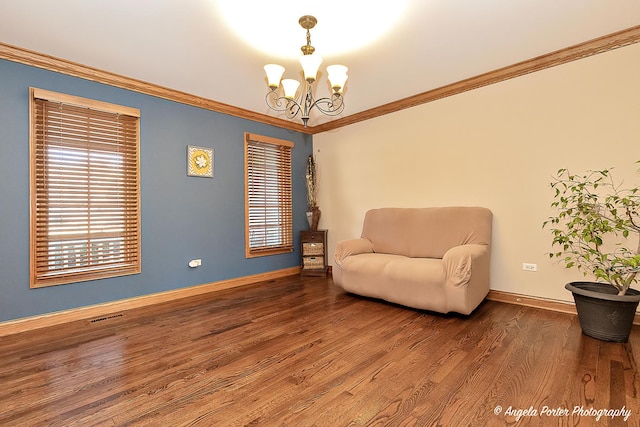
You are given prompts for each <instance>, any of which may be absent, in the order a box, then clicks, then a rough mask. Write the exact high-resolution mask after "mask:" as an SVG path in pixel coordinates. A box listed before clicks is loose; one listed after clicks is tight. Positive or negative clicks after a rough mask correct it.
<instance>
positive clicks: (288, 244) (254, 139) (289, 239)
mask: <svg viewBox="0 0 640 427" xmlns="http://www.w3.org/2000/svg"><path fill="white" fill-rule="evenodd" d="M244 140H245V142H244V166H245V168H244V169H245V180H244V182H245V196H244V200H245V257H246V258H255V257H260V256H267V255H275V254H283V253H291V252H293V250H294V244H293V194H292V187H293V185H292V182H291V173H292V171H291V161H292V157H293V156H292V150H293V147H294V143H293V142H291V141H286V140H283V139H277V138H271V137H268V136H262V135H256V134H252V133H249V132H245V134H244ZM251 143H259V144H270V145H276V146H278V147H286V148H288V149H289V170H288V173H289V180H288V184H289V185H288V203H289V209H288V211H289V212H290V215H289V216H288V218H287V220H288V223H286V224H285V227H286V230H285V231H284V233H287V235H284V234H283V236H284V237H285V241H284V243H283V245H281V246H278V247H272V248H269V247H261V248H257V249H252V248H251V242H250V236H251V234H250V231H251V230H250V225H249V219H250V218H249V207H250V206H249V201H250V200H249V166H250V165H249V161H248V160H249V146H250V144H251Z"/></svg>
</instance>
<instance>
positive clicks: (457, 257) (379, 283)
mask: <svg viewBox="0 0 640 427" xmlns="http://www.w3.org/2000/svg"><path fill="white" fill-rule="evenodd" d="M491 222H492V213H491V211H490V210H489V209H486V208H480V207H437V208H382V209H373V210H370V211H368V212H367V213H366V216H365V219H364V225H363V229H362V237H361V238H359V239H351V240H343V241H341V242H339V243H338V245H337V247H336V251H335V256H334V265H333V268H332V271H333V281H334V283H335V284H336V285H338V286H340V287H342V288H343V289H344V290H346V291H347V292H351V293H354V294H358V295H363V296H368V297H373V298H379V299H383V300H386V301H389V302H393V303H397V304H401V305H405V306H409V307H414V308H418V309H425V310H432V311H437V312H441V313H448V312H451V311H455V312H458V313H462V314H469V313H471V312H472V311H473V310H474V309H475V308H476V307H477V306H478V305H479V304H480V303H481V302H482V300H483V299H484V298H485V297H486V296H487V293H488V292H489V262H490V254H491Z"/></svg>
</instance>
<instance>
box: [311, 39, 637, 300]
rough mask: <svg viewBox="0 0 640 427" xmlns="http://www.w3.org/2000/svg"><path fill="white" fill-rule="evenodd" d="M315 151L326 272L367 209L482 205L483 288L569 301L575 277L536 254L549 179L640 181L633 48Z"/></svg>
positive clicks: (394, 118)
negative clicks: (590, 175) (565, 172)
mask: <svg viewBox="0 0 640 427" xmlns="http://www.w3.org/2000/svg"><path fill="white" fill-rule="evenodd" d="M372 90H375V88H372ZM346 101H347V102H349V99H348V98H347V99H346ZM314 152H315V155H316V157H317V163H318V174H319V205H320V208H321V210H322V217H321V221H320V228H326V229H328V230H329V257H330V264H331V263H332V260H333V254H334V249H335V245H336V243H337V242H338V241H339V240H342V239H347V238H352V237H358V236H359V235H360V232H361V227H362V219H363V217H364V213H365V212H366V211H367V210H368V209H370V208H375V207H382V206H399V207H404V206H410V207H426V206H446V205H460V206H462V205H476V206H485V207H488V208H490V209H491V210H492V211H493V213H494V222H493V255H492V265H491V274H492V279H491V288H492V289H495V290H501V291H507V292H514V293H519V294H524V295H530V296H539V297H545V298H553V299H559V300H566V301H570V300H571V295H570V294H569V293H568V292H567V291H565V290H564V287H563V285H564V283H565V282H567V281H570V280H580V279H582V278H583V276H582V275H581V274H580V273H575V272H571V271H567V270H565V269H564V268H563V267H561V266H560V265H558V264H555V263H554V261H551V260H549V258H548V256H547V255H546V253H547V252H548V251H549V243H550V241H551V238H550V233H549V232H548V231H546V230H542V228H541V225H542V222H543V221H544V220H545V219H546V218H547V216H548V215H550V214H551V212H552V211H551V210H550V208H549V204H550V202H551V194H552V193H551V190H550V189H549V187H548V183H549V182H550V177H551V175H552V174H553V173H554V172H555V171H556V170H557V169H559V168H561V167H568V168H570V169H572V170H574V171H575V172H578V171H581V170H584V169H589V168H591V169H595V168H603V167H609V166H614V167H615V171H616V173H617V174H618V176H621V177H624V179H625V180H626V181H627V182H629V183H633V184H634V185H637V184H638V183H640V173H639V172H637V169H638V165H636V164H635V161H636V160H640V44H636V45H633V46H628V47H624V48H620V49H617V50H614V51H611V52H607V53H603V54H600V55H596V56H593V57H590V58H586V59H582V60H579V61H574V62H572V63H570V64H565V65H562V66H558V67H554V68H550V69H547V70H544V71H541V72H537V73H534V74H530V75H527V76H523V77H519V78H516V79H512V80H508V81H505V82H502V83H498V84H495V85H491V86H488V87H485V88H481V89H477V90H474V91H470V92H467V93H463V94H460V95H456V96H452V97H449V98H446V99H443V100H439V101H435V102H432V103H429V104H424V105H421V106H418V107H414V108H411V109H408V110H404V111H400V112H397V113H393V114H389V115H386V116H382V117H378V118H376V119H372V120H368V121H365V122H362V123H357V124H354V125H351V126H348V127H345V128H341V129H339V130H336V131H333V132H326V133H322V134H319V135H315V136H314ZM523 262H529V263H536V264H538V271H537V272H525V271H523V270H522V263H523Z"/></svg>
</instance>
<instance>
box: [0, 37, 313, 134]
mask: <svg viewBox="0 0 640 427" xmlns="http://www.w3.org/2000/svg"><path fill="white" fill-rule="evenodd" d="M0 59H6V60H8V61H12V62H18V63H21V64H25V65H30V66H33V67H37V68H42V69H45V70H49V71H54V72H57V73H62V74H66V75H69V76H74V77H80V78H83V79H85V80H91V81H94V82H98V83H104V84H106V85H110V86H114V87H118V88H121V89H127V90H131V91H134V92H139V93H143V94H145V95H151V96H155V97H158V98H163V99H167V100H169V101H174V102H179V103H181V104H187V105H192V106H195V107H200V108H204V109H206V110H211V111H215V112H217V113H222V114H227V115H230V116H235V117H240V118H243V119H248V120H253V121H256V122H260V123H265V124H268V125H272V126H276V127H281V128H285V129H289V130H293V131H298V132H302V133H311V132H310V129H309V128H305V127H304V126H303V125H302V124H298V123H293V122H291V121H289V120H285V119H280V118H277V117H271V116H268V115H266V114H261V113H256V112H254V111H250V110H245V109H243V108H239V107H234V106H232V105H229V104H224V103H222V102H218V101H213V100H211V99H207V98H203V97H200V96H196V95H192V94H189V93H186V92H181V91H178V90H175V89H169V88H166V87H163V86H160V85H156V84H153V83H147V82H144V81H142V80H137V79H133V78H130V77H126V76H122V75H119V74H116V73H111V72H109V71H104V70H100V69H98V68H93V67H89V66H86V65H82V64H78V63H76V62H72V61H68V60H66V59H61V58H56V57H54V56H50V55H45V54H42V53H38V52H34V51H31V50H28V49H24V48H21V47H16V46H11V45H8V44H6V43H2V42H0Z"/></svg>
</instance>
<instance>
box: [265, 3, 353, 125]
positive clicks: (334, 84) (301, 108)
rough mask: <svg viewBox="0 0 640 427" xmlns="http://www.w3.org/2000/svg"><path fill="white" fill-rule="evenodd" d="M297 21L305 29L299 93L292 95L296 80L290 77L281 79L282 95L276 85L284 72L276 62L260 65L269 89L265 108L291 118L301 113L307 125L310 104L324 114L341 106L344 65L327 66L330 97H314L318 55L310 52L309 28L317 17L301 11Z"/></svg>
mask: <svg viewBox="0 0 640 427" xmlns="http://www.w3.org/2000/svg"><path fill="white" fill-rule="evenodd" d="M298 23H299V24H300V26H301V27H302V28H304V29H305V30H307V44H306V45H304V46H302V47H301V48H300V49H301V50H302V56H301V57H300V65H302V70H303V72H304V80H305V83H303V89H302V90H301V91H300V95H299V97H296V92H297V91H298V86H300V82H298V81H297V80H293V79H282V91H283V92H284V96H283V95H281V94H280V93H279V92H278V87H280V83H281V81H280V79H281V78H282V74H284V67H283V66H281V65H278V64H267V65H265V66H264V71H265V72H266V73H267V81H268V83H269V89H270V91H269V93H267V96H266V98H265V100H266V101H267V105H268V106H269V108H271V109H272V110H276V111H283V112H284V113H285V115H286V116H287V118H289V119H293V118H294V117H296V116H297V115H298V113H301V114H302V122H303V123H304V127H307V122H308V121H309V114H310V113H311V110H312V109H313V108H314V107H315V108H317V109H318V111H320V112H322V113H323V114H326V115H328V116H335V115H338V114H340V113H341V112H342V110H344V103H343V96H342V91H343V89H344V84H345V82H346V81H347V77H348V76H347V70H348V68H347V67H345V66H344V65H330V66H328V67H327V73H328V75H329V76H328V78H329V82H330V84H331V89H332V93H331V97H329V98H326V97H325V98H319V99H314V97H313V86H312V85H313V82H315V81H316V75H317V74H318V68H320V64H321V63H322V58H320V57H319V56H318V55H313V52H314V51H315V48H314V47H313V46H311V33H310V32H309V30H310V29H311V28H313V27H315V25H316V24H317V23H318V20H317V19H316V18H315V17H313V16H310V15H305V16H303V17H301V18H300V19H299V20H298Z"/></svg>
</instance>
